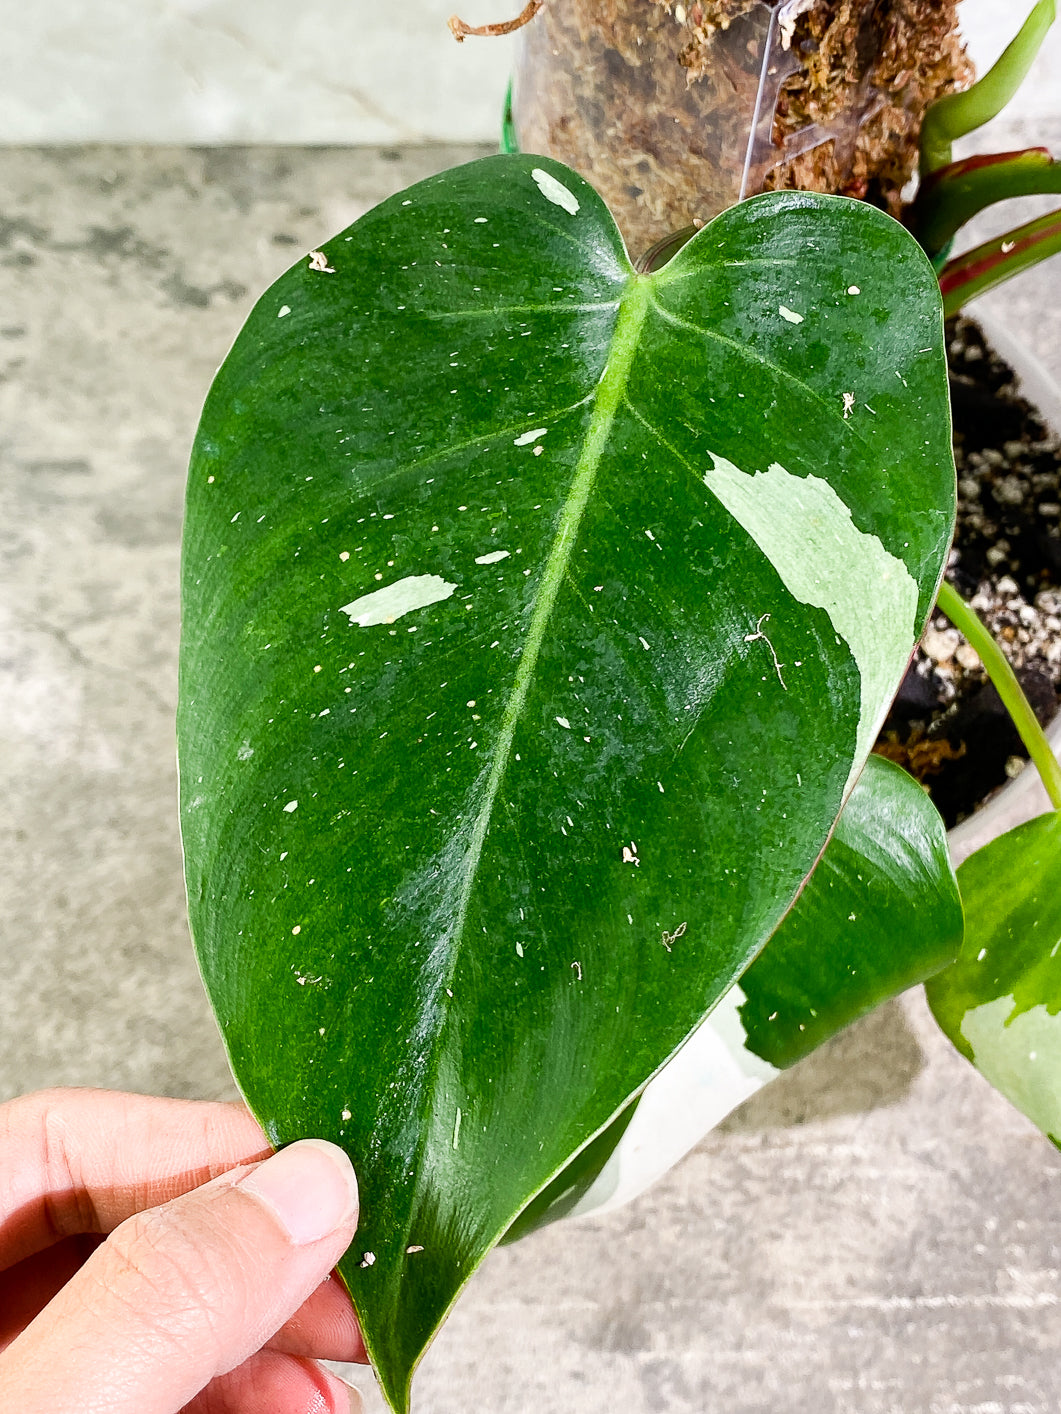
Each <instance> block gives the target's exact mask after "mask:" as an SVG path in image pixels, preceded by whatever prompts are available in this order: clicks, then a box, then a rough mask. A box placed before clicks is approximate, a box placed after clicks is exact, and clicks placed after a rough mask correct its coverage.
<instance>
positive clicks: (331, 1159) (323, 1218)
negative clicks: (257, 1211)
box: [238, 1139, 357, 1247]
mask: <svg viewBox="0 0 1061 1414" xmlns="http://www.w3.org/2000/svg"><path fill="white" fill-rule="evenodd" d="M238 1187H240V1188H242V1189H244V1191H245V1192H248V1193H252V1194H253V1195H254V1196H255V1198H257V1199H258V1201H259V1202H260V1203H264V1204H265V1206H266V1207H267V1208H268V1209H269V1210H270V1211H271V1212H272V1213H273V1214H274V1216H275V1217H276V1218H277V1219H278V1220H279V1222H280V1224H281V1225H282V1226H283V1228H284V1229H285V1230H286V1232H287V1234H288V1236H289V1237H290V1238H291V1241H292V1242H293V1243H295V1245H296V1246H298V1247H303V1246H305V1245H306V1244H308V1243H310V1242H319V1241H320V1240H321V1238H322V1237H330V1236H331V1234H332V1233H333V1232H336V1231H337V1230H338V1229H339V1228H341V1227H345V1226H347V1225H348V1224H349V1223H350V1220H351V1219H352V1218H353V1217H354V1216H355V1214H356V1213H357V1179H356V1178H355V1177H354V1167H353V1164H351V1162H350V1160H349V1159H348V1158H347V1156H346V1155H345V1154H344V1153H343V1151H342V1149H340V1148H338V1146H337V1145H335V1144H328V1143H327V1142H326V1141H325V1140H323V1139H300V1140H299V1141H298V1143H297V1144H289V1145H288V1146H287V1148H286V1149H281V1150H280V1152H279V1153H278V1154H274V1155H273V1156H272V1158H269V1159H266V1161H265V1162H264V1163H263V1164H259V1165H258V1167H257V1168H256V1169H254V1170H253V1171H252V1172H251V1173H249V1174H248V1175H247V1177H246V1178H242V1179H240V1181H239V1184H238Z"/></svg>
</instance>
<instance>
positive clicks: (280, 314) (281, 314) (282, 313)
mask: <svg viewBox="0 0 1061 1414" xmlns="http://www.w3.org/2000/svg"><path fill="white" fill-rule="evenodd" d="M290 313H291V306H290V305H289V304H282V305H281V306H280V308H279V310H278V311H277V315H276V317H277V319H286V318H287V316H288V315H289V314H290Z"/></svg>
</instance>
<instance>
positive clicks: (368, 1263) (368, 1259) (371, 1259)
mask: <svg viewBox="0 0 1061 1414" xmlns="http://www.w3.org/2000/svg"><path fill="white" fill-rule="evenodd" d="M361 1265H362V1266H363V1267H374V1266H375V1265H376V1254H375V1252H366V1253H365V1255H364V1256H363V1257H362V1258H361Z"/></svg>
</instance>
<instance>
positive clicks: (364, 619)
mask: <svg viewBox="0 0 1061 1414" xmlns="http://www.w3.org/2000/svg"><path fill="white" fill-rule="evenodd" d="M456 587H457V586H456V585H455V584H450V583H449V582H448V581H447V580H444V579H442V578H440V577H439V576H438V575H437V574H414V575H409V576H408V577H407V578H405V579H399V580H396V581H395V583H394V584H388V585H385V586H384V587H383V588H382V589H374V590H372V592H371V593H369V594H363V595H362V596H361V598H360V599H355V600H353V602H352V603H350V604H344V605H343V606H342V608H341V610H340V612H341V613H344V614H349V615H350V618H351V620H352V621H353V622H354V623H356V624H357V625H358V627H359V628H371V627H373V626H374V625H376V624H392V623H394V621H395V620H396V619H400V618H401V617H402V616H403V615H404V614H410V613H412V612H413V610H414V609H426V608H427V607H428V605H429V604H440V603H441V602H442V601H443V600H444V599H448V598H449V597H450V595H451V594H452V593H453V591H454V590H455V589H456Z"/></svg>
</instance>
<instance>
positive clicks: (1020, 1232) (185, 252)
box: [0, 148, 1061, 1414]
mask: <svg viewBox="0 0 1061 1414" xmlns="http://www.w3.org/2000/svg"><path fill="white" fill-rule="evenodd" d="M468 155H471V152H470V150H455V149H442V148H435V149H428V150H410V151H405V152H402V153H401V154H399V155H397V156H395V154H388V153H385V152H379V151H372V150H361V151H345V152H344V151H320V150H317V151H308V150H273V151H224V150H221V151H211V152H190V151H180V150H166V149H157V150H153V151H152V150H137V149H86V150H81V151H58V150H53V151H28V150H11V151H8V152H3V153H0V192H2V193H3V195H2V197H0V845H2V858H3V861H4V869H3V872H2V875H0V959H2V967H0V1099H2V1098H5V1097H7V1096H10V1095H13V1094H16V1093H19V1092H20V1091H24V1090H28V1089H31V1088H34V1087H37V1086H42V1085H49V1084H57V1083H61V1084H77V1085H105V1086H114V1087H127V1088H131V1089H136V1090H142V1091H152V1092H162V1093H169V1094H175V1095H188V1096H202V1097H210V1096H227V1095H231V1094H232V1093H233V1090H232V1085H231V1081H230V1079H229V1077H228V1072H227V1069H226V1064H225V1059H224V1055H223V1052H222V1048H221V1045H220V1043H219V1041H218V1039H217V1036H216V1033H215V1031H214V1027H213V1023H212V1021H211V1018H210V1015H209V1011H208V1009H207V1006H206V1003H205V1001H204V999H203V996H202V993H201V990H200V985H199V980H198V976H197V973H196V969H195V965H194V962H193V960H192V955H191V950H190V945H189V942H188V937H187V930H186V925H185V921H184V911H183V896H182V886H181V876H180V848H179V841H178V836H177V826H176V802H175V771H174V765H173V727H172V717H173V707H174V696H175V681H176V679H175V663H176V648H177V628H178V624H177V566H178V535H179V529H180V515H181V497H182V481H183V474H184V463H185V458H186V454H187V450H188V446H189V442H190V439H191V436H192V433H193V430H194V427H195V422H196V418H197V413H198V409H199V406H200V404H201V402H202V399H203V397H204V395H205V392H206V389H207V386H208V384H209V381H210V377H211V374H212V371H213V369H214V368H215V367H216V365H217V363H218V362H219V360H220V358H221V357H222V356H223V354H224V352H225V349H226V348H227V346H228V344H229V342H230V341H231V339H232V337H233V336H234V334H235V332H236V330H237V329H238V327H239V325H240V322H241V321H242V319H243V317H244V315H245V314H246V312H247V310H248V309H249V307H250V304H251V302H252V300H253V299H254V297H255V294H256V293H257V292H259V291H260V290H261V289H262V288H263V287H264V286H265V285H266V284H267V283H268V282H269V281H270V280H271V279H272V278H273V277H274V276H275V275H277V274H278V273H279V272H280V271H281V270H282V269H283V268H284V267H285V266H286V265H287V264H288V263H290V261H291V260H292V259H293V258H294V257H295V256H297V255H298V254H300V253H301V252H303V251H305V250H306V249H309V248H312V247H313V246H314V245H315V244H316V243H317V242H319V240H320V239H322V238H323V237H325V236H327V235H329V234H331V233H333V232H334V231H335V230H338V229H339V228H340V227H341V226H342V225H344V224H345V223H347V222H348V221H349V220H351V219H352V218H353V217H355V216H356V215H357V214H358V213H359V212H360V211H362V210H364V209H365V208H366V207H367V206H368V205H370V204H371V203H373V202H375V201H376V200H378V199H380V198H381V197H382V196H384V195H385V194H387V193H388V192H390V191H392V190H394V189H396V188H397V187H398V186H400V185H404V184H406V183H407V182H408V181H410V180H413V179H415V178H416V177H418V176H420V175H424V174H426V173H427V172H428V171H429V170H432V169H434V168H436V167H441V166H444V165H447V164H448V163H450V162H452V161H455V160H459V159H462V158H464V157H466V156H468ZM1044 280H1045V281H1046V282H1048V285H1049V288H1051V290H1052V291H1053V292H1054V293H1052V295H1051V297H1050V298H1051V299H1052V300H1053V308H1050V307H1049V305H1048V304H1047V305H1045V306H1044V300H1043V297H1042V294H1041V291H1042V289H1043V288H1044V284H1043V281H1044ZM1056 288H1057V272H1056V270H1054V269H1052V270H1051V271H1050V272H1049V273H1048V274H1047V273H1044V275H1043V276H1041V277H1040V278H1039V281H1038V282H1037V281H1036V280H1034V279H1030V280H1029V279H1025V280H1023V281H1021V282H1020V283H1019V284H1018V285H1015V286H1013V287H1011V289H1010V290H1009V291H1008V292H1007V293H1006V294H1005V295H1003V296H1000V297H998V298H996V300H995V301H994V303H995V304H996V305H998V306H1000V307H1001V309H1002V312H1003V313H1005V314H1006V315H1007V316H1008V318H1009V321H1010V323H1011V325H1014V326H1016V327H1017V328H1018V329H1020V330H1021V331H1023V332H1025V333H1026V334H1027V335H1028V337H1029V340H1030V342H1031V343H1032V344H1033V346H1035V347H1036V348H1037V350H1038V352H1039V353H1040V354H1041V355H1042V356H1044V357H1046V358H1047V359H1048V360H1049V361H1050V362H1051V363H1052V366H1053V368H1054V369H1055V371H1059V372H1061V312H1059V309H1058V307H1057V300H1056ZM1059 1173H1061V1169H1059V1160H1058V1156H1057V1154H1056V1152H1055V1151H1054V1149H1053V1148H1052V1147H1051V1145H1050V1144H1049V1143H1048V1142H1047V1141H1046V1140H1045V1139H1043V1138H1042V1137H1041V1136H1040V1135H1038V1134H1037V1133H1036V1132H1035V1131H1034V1130H1033V1129H1032V1128H1031V1126H1030V1125H1029V1124H1027V1123H1026V1122H1025V1121H1024V1120H1023V1119H1021V1117H1020V1116H1019V1115H1017V1114H1016V1113H1015V1112H1014V1111H1012V1110H1011V1109H1010V1108H1009V1107H1008V1106H1007V1105H1006V1103H1005V1102H1004V1101H1003V1100H1001V1099H1000V1098H999V1097H998V1096H997V1095H995V1094H994V1093H993V1092H992V1091H991V1090H990V1089H989V1088H988V1087H987V1086H986V1085H985V1084H984V1083H983V1082H981V1081H980V1080H979V1079H978V1077H977V1076H976V1075H975V1074H974V1073H973V1072H972V1070H971V1069H970V1068H969V1067H968V1066H966V1065H965V1063H964V1062H963V1061H961V1060H960V1059H959V1058H958V1057H957V1056H956V1055H955V1054H954V1053H953V1052H952V1051H951V1050H950V1049H949V1048H948V1046H947V1045H946V1043H944V1042H943V1041H942V1039H941V1038H940V1037H939V1036H938V1035H937V1034H936V1032H935V1031H934V1029H933V1024H932V1022H931V1020H930V1018H929V1017H928V1015H927V1012H926V1009H925V1007H924V1004H923V1001H922V1000H921V998H920V996H918V995H913V996H910V997H909V998H907V999H905V1000H904V1001H903V1003H902V1004H895V1005H891V1006H889V1007H886V1008H884V1009H883V1010H882V1011H880V1012H879V1013H877V1014H876V1015H875V1016H873V1017H871V1018H868V1019H867V1020H866V1021H864V1022H863V1023H862V1024H860V1025H858V1026H855V1027H853V1028H851V1030H850V1031H848V1032H847V1033H846V1034H845V1035H844V1036H842V1037H840V1038H838V1040H837V1041H836V1042H835V1043H833V1044H832V1045H830V1046H827V1047H825V1048H823V1050H822V1051H820V1052H819V1053H818V1054H817V1055H815V1056H814V1057H812V1058H811V1059H810V1060H809V1061H807V1062H806V1063H804V1065H803V1066H801V1067H800V1068H798V1069H797V1070H796V1071H794V1072H792V1073H790V1074H789V1075H787V1076H785V1077H783V1078H782V1079H781V1080H779V1081H778V1082H776V1083H775V1084H774V1085H773V1086H772V1087H770V1088H769V1089H768V1090H766V1091H764V1092H762V1094H761V1095H760V1096H758V1097H757V1098H756V1099H755V1100H754V1101H753V1102H751V1103H750V1104H749V1105H747V1106H745V1108H744V1109H743V1110H742V1111H741V1112H740V1113H739V1114H737V1115H736V1116H734V1117H733V1118H731V1119H730V1121H728V1123H727V1124H726V1125H725V1126H724V1127H723V1128H722V1129H721V1130H719V1131H716V1133H715V1134H713V1135H711V1136H710V1137H709V1138H708V1139H707V1140H705V1141H704V1142H703V1143H702V1144H701V1145H700V1146H699V1148H698V1149H697V1150H696V1151H695V1152H694V1153H693V1154H692V1155H691V1156H690V1157H689V1158H688V1160H687V1161H686V1162H685V1163H684V1164H682V1165H681V1166H680V1167H679V1168H678V1169H677V1170H676V1171H674V1172H673V1173H672V1174H671V1175H670V1177H669V1178H668V1179H666V1180H665V1181H664V1182H663V1183H661V1184H660V1185H659V1186H658V1187H657V1188H656V1189H655V1190H653V1191H652V1193H650V1194H649V1195H648V1196H646V1197H645V1198H643V1199H642V1200H641V1201H640V1202H639V1203H637V1204H635V1205H633V1206H632V1207H630V1208H628V1209H626V1210H625V1211H623V1212H621V1213H618V1214H615V1215H612V1216H610V1217H607V1218H602V1219H595V1220H588V1221H586V1222H584V1223H582V1224H581V1225H570V1226H567V1227H559V1228H553V1229H551V1230H548V1231H546V1232H544V1233H542V1234H539V1235H538V1236H536V1237H534V1238H531V1239H529V1240H528V1241H526V1242H525V1243H523V1244H521V1245H519V1246H517V1247H515V1248H512V1249H506V1250H503V1251H501V1252H498V1253H496V1254H495V1255H494V1256H493V1257H491V1258H490V1259H489V1260H488V1261H487V1263H486V1265H485V1268H484V1270H483V1271H482V1272H481V1273H480V1274H479V1276H478V1277H477V1278H476V1280H475V1281H474V1282H473V1283H472V1285H471V1286H470V1288H469V1290H468V1292H467V1293H466V1295H465V1296H464V1298H463V1299H462V1300H461V1302H460V1303H459V1304H458V1307H457V1309H456V1311H455V1313H454V1315H453V1317H452V1319H451V1321H450V1323H449V1325H448V1327H447V1328H446V1330H445V1331H444V1332H443V1334H442V1336H441V1337H440V1338H439V1340H438V1342H437V1343H436V1345H435V1347H434V1348H433V1349H432V1351H431V1352H430V1353H429V1355H428V1357H427V1360H426V1362H425V1365H424V1368H423V1371H422V1374H421V1376H420V1382H419V1389H418V1393H419V1407H420V1408H421V1409H424V1410H427V1409H430V1410H432V1411H434V1412H435V1414H457V1411H465V1410H467V1409H474V1408H483V1409H488V1410H490V1411H491V1414H525V1411H529V1410H534V1411H536V1414H560V1411H571V1410H574V1411H578V1414H605V1411H608V1414H611V1411H614V1410H623V1411H624V1414H693V1411H708V1410H726V1411H728V1414H765V1411H771V1414H855V1412H856V1411H858V1414H1047V1412H1048V1411H1050V1414H1056V1411H1057V1409H1058V1408H1059V1407H1061V1370H1059V1365H1058V1358H1057V1352H1058V1347H1059V1345H1061V1309H1059V1304H1061V1296H1059V1268H1061V1251H1059V1247H1061V1223H1059V1219H1058V1208H1059V1205H1058V1179H1059Z"/></svg>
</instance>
